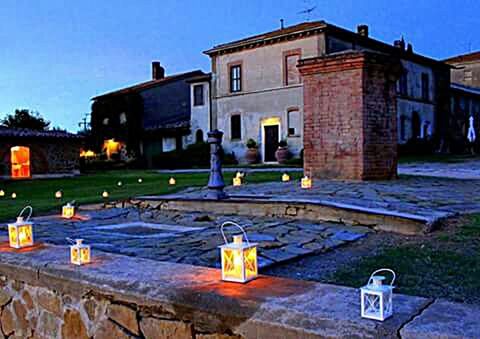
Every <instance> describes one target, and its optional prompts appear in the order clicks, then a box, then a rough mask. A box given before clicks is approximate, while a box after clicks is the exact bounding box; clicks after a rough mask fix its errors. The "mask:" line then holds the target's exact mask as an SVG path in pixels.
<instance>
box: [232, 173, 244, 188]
mask: <svg viewBox="0 0 480 339" xmlns="http://www.w3.org/2000/svg"><path fill="white" fill-rule="evenodd" d="M241 185H242V176H241V175H240V172H237V174H236V175H235V176H234V177H233V186H241Z"/></svg>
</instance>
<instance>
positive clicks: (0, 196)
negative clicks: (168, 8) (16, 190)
mask: <svg viewBox="0 0 480 339" xmlns="http://www.w3.org/2000/svg"><path fill="white" fill-rule="evenodd" d="M4 196H5V191H4V190H0V198H3V197H4Z"/></svg>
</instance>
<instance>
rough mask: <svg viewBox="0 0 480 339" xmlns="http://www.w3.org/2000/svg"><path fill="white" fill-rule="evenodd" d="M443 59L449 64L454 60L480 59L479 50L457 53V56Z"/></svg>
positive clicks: (454, 61)
mask: <svg viewBox="0 0 480 339" xmlns="http://www.w3.org/2000/svg"><path fill="white" fill-rule="evenodd" d="M443 61H445V62H446V63H449V64H452V63H456V62H466V61H480V51H477V52H473V53H468V54H462V55H457V56H454V57H451V58H448V59H445V60H443Z"/></svg>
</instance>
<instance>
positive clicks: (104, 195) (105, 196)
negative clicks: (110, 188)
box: [102, 191, 109, 199]
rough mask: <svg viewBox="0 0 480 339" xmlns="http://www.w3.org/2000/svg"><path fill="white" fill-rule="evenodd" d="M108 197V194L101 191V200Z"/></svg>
mask: <svg viewBox="0 0 480 339" xmlns="http://www.w3.org/2000/svg"><path fill="white" fill-rule="evenodd" d="M108 197H109V194H108V192H107V191H103V193H102V198H104V199H107V198H108Z"/></svg>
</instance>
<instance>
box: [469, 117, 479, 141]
mask: <svg viewBox="0 0 480 339" xmlns="http://www.w3.org/2000/svg"><path fill="white" fill-rule="evenodd" d="M468 121H469V126H468V133H467V138H468V141H470V142H474V141H475V139H476V138H477V136H476V135H475V128H474V127H473V116H470V118H469V119H468Z"/></svg>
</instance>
